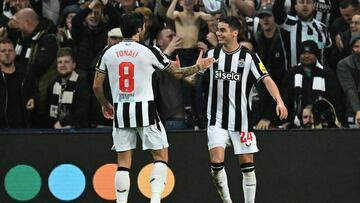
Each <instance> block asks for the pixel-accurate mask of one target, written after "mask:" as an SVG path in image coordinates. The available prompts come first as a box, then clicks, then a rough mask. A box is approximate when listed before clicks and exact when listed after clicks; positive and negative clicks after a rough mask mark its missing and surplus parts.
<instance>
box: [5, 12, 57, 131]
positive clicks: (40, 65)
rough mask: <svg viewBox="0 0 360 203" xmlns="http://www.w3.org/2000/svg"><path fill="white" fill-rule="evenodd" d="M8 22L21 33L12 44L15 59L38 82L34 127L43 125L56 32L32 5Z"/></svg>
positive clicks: (54, 53) (51, 72)
mask: <svg viewBox="0 0 360 203" xmlns="http://www.w3.org/2000/svg"><path fill="white" fill-rule="evenodd" d="M10 22H11V23H12V24H13V25H14V26H15V27H16V28H17V29H18V30H19V31H20V32H21V33H22V35H21V38H20V39H19V41H18V43H17V45H16V48H15V52H16V59H15V60H16V62H17V63H19V64H21V65H23V66H25V67H26V70H27V72H28V73H31V74H33V75H34V77H35V80H36V82H37V84H38V88H39V92H40V99H39V105H37V108H36V109H35V111H34V114H33V119H32V121H33V125H34V126H35V127H42V126H43V123H45V121H44V120H43V119H46V109H45V107H46V106H45V100H46V89H47V87H48V85H49V83H50V81H51V80H53V79H54V78H55V76H56V73H55V70H54V69H53V68H52V64H53V62H54V61H55V58H56V52H57V49H58V45H57V40H56V36H55V35H54V34H53V33H51V32H50V31H49V30H48V29H49V27H47V24H43V23H42V22H44V21H41V22H40V20H39V17H38V15H37V14H36V13H35V11H34V10H32V9H31V8H24V9H22V10H20V11H19V12H17V13H16V14H15V16H14V17H13V18H12V19H11V20H10ZM10 22H9V23H10ZM50 22H51V21H50Z"/></svg>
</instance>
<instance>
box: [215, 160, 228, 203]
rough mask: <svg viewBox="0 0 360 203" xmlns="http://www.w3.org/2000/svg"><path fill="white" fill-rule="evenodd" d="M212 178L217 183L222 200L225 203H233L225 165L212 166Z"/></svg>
mask: <svg viewBox="0 0 360 203" xmlns="http://www.w3.org/2000/svg"><path fill="white" fill-rule="evenodd" d="M219 169H220V170H219ZM211 177H212V179H213V181H214V183H215V186H216V189H217V191H218V192H219V195H220V197H221V199H222V200H223V201H224V202H227V203H231V197H230V192H229V186H228V182H227V175H226V171H225V168H224V163H216V164H215V163H212V164H211Z"/></svg>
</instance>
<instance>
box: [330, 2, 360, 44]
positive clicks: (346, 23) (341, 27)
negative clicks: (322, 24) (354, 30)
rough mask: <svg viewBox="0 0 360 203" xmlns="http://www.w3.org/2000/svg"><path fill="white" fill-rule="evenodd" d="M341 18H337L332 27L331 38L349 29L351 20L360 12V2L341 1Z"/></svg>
mask: <svg viewBox="0 0 360 203" xmlns="http://www.w3.org/2000/svg"><path fill="white" fill-rule="evenodd" d="M339 9H340V14H341V17H339V18H337V19H336V20H335V21H334V22H333V23H332V24H331V26H330V29H329V30H330V33H331V36H334V37H335V36H336V35H337V34H338V33H340V32H344V31H345V30H347V29H349V27H350V23H351V19H352V17H353V15H355V14H356V12H358V11H359V1H358V0H341V1H339Z"/></svg>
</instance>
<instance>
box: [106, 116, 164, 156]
mask: <svg viewBox="0 0 360 203" xmlns="http://www.w3.org/2000/svg"><path fill="white" fill-rule="evenodd" d="M138 134H139V136H140V138H141V140H142V149H143V150H147V149H152V150H159V149H164V148H167V147H169V143H168V140H167V136H166V132H165V128H164V126H163V124H162V123H161V122H158V123H157V124H153V125H149V126H145V127H135V128H114V129H113V132H112V137H113V147H112V150H115V151H116V152H122V151H128V150H131V149H135V148H136V141H137V135H138Z"/></svg>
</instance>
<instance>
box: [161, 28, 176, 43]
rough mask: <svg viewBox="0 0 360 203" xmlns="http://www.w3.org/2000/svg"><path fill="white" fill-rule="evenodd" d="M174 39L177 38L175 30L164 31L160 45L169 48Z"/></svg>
mask: <svg viewBox="0 0 360 203" xmlns="http://www.w3.org/2000/svg"><path fill="white" fill-rule="evenodd" d="M174 37H175V32H174V31H173V30H171V29H164V30H162V31H161V34H160V36H159V39H158V41H159V45H160V46H164V47H167V46H168V45H169V44H170V42H171V40H172V39H173V38H174Z"/></svg>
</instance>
